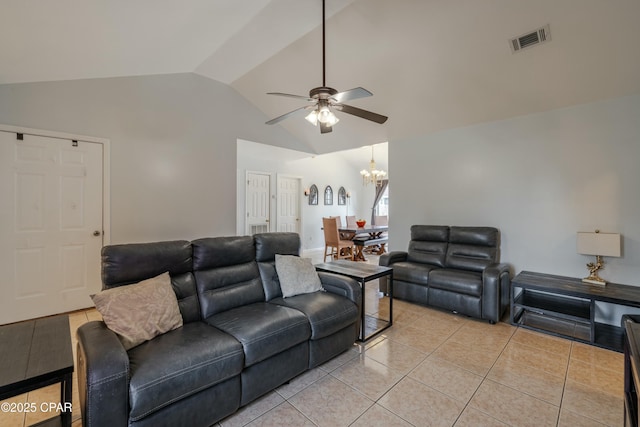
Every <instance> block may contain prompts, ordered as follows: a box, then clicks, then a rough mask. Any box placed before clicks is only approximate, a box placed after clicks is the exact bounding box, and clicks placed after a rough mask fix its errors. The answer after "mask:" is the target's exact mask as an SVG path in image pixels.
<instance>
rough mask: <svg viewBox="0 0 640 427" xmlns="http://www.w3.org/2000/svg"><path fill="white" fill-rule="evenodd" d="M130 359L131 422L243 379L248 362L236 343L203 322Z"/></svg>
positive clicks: (146, 345) (138, 350)
mask: <svg viewBox="0 0 640 427" xmlns="http://www.w3.org/2000/svg"><path fill="white" fill-rule="evenodd" d="M128 354H129V364H130V375H131V379H130V381H129V402H130V405H131V413H130V417H131V420H133V421H135V420H139V419H141V418H144V417H145V416H147V415H149V414H151V413H153V412H155V411H157V410H159V409H161V408H163V407H165V406H168V405H170V404H171V403H173V402H175V401H177V400H180V399H183V398H185V397H187V396H190V395H193V394H195V393H197V392H199V391H201V390H204V389H206V388H208V387H211V386H213V385H214V384H217V383H220V382H222V381H225V380H226V379H228V378H231V377H234V376H236V375H239V374H240V372H241V371H242V366H243V361H244V354H243V351H242V345H240V343H239V342H238V341H237V340H236V339H234V338H233V337H232V336H230V335H228V334H226V333H224V332H222V331H220V330H218V329H216V328H214V327H212V326H209V325H207V324H206V323H204V322H192V323H188V324H186V325H184V326H182V327H181V328H178V329H175V330H173V331H170V332H167V333H166V334H164V335H160V336H158V337H155V338H154V339H152V340H151V341H147V342H145V343H143V344H141V345H139V346H137V347H135V348H133V349H131V350H129V352H128ZM229 398H233V397H232V396H229ZM237 399H238V402H239V401H240V396H238V397H237Z"/></svg>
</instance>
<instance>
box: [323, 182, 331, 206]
mask: <svg viewBox="0 0 640 427" xmlns="http://www.w3.org/2000/svg"><path fill="white" fill-rule="evenodd" d="M324 204H325V205H332V204H333V189H332V188H331V186H330V185H327V186H326V187H325V189H324Z"/></svg>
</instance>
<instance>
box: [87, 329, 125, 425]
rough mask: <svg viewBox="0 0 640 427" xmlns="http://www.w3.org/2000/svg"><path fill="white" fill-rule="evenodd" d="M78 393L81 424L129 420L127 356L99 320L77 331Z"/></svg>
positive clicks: (119, 422)
mask: <svg viewBox="0 0 640 427" xmlns="http://www.w3.org/2000/svg"><path fill="white" fill-rule="evenodd" d="M77 337H78V353H77V354H78V356H77V357H78V363H77V366H76V369H77V372H78V389H79V390H78V391H79V394H80V406H81V411H82V425H83V426H85V427H96V426H105V427H111V426H126V425H128V418H129V356H128V355H127V352H126V351H125V349H124V347H123V346H122V344H121V342H120V340H119V339H118V337H117V336H116V334H115V332H113V331H112V330H110V329H109V328H107V325H105V324H104V322H101V321H94V322H89V323H85V324H84V325H82V326H80V327H79V328H78V332H77Z"/></svg>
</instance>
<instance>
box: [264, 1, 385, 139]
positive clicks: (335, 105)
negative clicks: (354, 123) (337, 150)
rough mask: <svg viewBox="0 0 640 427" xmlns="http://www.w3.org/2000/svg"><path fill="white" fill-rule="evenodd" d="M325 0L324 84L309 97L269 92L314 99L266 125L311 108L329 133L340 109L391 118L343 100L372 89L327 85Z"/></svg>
mask: <svg viewBox="0 0 640 427" xmlns="http://www.w3.org/2000/svg"><path fill="white" fill-rule="evenodd" d="M324 3H325V0H322V86H320V87H316V88H313V89H311V90H310V91H309V96H308V97H306V96H301V95H292V94H289V93H281V92H269V93H267V95H277V96H286V97H289V98H296V99H303V100H305V101H307V102H310V103H311V105H307V106H305V107H300V108H297V109H295V110H293V111H290V112H288V113H286V114H283V115H281V116H278V117H276V118H275V119H271V120H269V121H268V122H267V123H266V124H268V125H273V124H276V123H279V122H281V121H282V120H284V119H286V118H288V117H290V116H293V115H297V114H299V113H300V114H301V113H304V112H306V111H307V110H310V112H309V113H308V114H307V115H306V117H305V119H306V120H307V121H308V122H309V123H311V124H312V125H314V126H317V125H318V123H320V133H329V132H331V131H332V127H333V125H335V124H336V123H338V122H339V121H340V119H338V117H336V115H335V113H334V111H333V110H336V111H340V112H343V113H346V114H351V115H352V116H356V117H360V118H363V119H366V120H370V121H372V122H375V123H380V124H382V123H384V122H386V121H387V118H388V117H386V116H383V115H381V114H377V113H373V112H371V111H367V110H363V109H361V108H357V107H352V106H350V105H346V104H343V103H342V102H343V101H350V100H352V99H358V98H365V97H367V96H372V95H373V94H372V93H371V92H369V91H368V90H366V89H364V88H361V87H357V88H354V89H350V90H347V91H344V92H338V91H337V90H336V89H334V88H331V87H327V85H326V79H325V77H326V63H325V28H324V27H325V7H324Z"/></svg>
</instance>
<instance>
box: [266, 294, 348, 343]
mask: <svg viewBox="0 0 640 427" xmlns="http://www.w3.org/2000/svg"><path fill="white" fill-rule="evenodd" d="M269 302H270V303H271V304H279V305H284V306H287V307H291V308H295V309H296V310H299V311H301V312H303V313H304V314H305V315H306V316H307V318H308V319H309V322H310V324H311V339H312V340H316V339H320V338H324V337H327V336H329V335H332V334H334V333H336V332H338V331H339V330H341V329H344V328H346V327H347V326H349V325H351V324H353V323H355V322H357V321H358V306H356V305H355V304H354V303H353V302H351V301H350V300H348V299H347V298H345V297H342V296H340V295H335V294H331V293H328V292H322V291H319V292H314V293H310V294H303V295H296V296H294V297H289V298H276V299H273V300H271V301H269Z"/></svg>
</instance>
